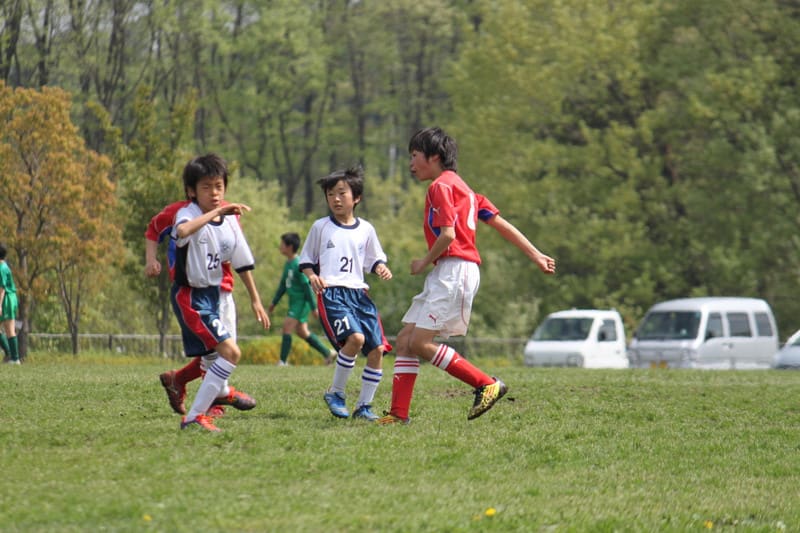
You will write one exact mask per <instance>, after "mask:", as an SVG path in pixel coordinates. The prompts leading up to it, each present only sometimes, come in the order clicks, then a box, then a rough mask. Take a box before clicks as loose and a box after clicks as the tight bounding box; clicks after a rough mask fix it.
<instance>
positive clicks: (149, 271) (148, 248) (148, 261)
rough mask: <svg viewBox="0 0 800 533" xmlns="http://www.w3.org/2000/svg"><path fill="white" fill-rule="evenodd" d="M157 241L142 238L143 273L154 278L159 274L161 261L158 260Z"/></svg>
mask: <svg viewBox="0 0 800 533" xmlns="http://www.w3.org/2000/svg"><path fill="white" fill-rule="evenodd" d="M156 252H158V241H153V240H150V239H145V240H144V263H145V264H144V273H145V275H146V276H148V277H151V278H154V277H156V276H158V275H159V274H161V262H160V261H159V260H158V257H157V253H156Z"/></svg>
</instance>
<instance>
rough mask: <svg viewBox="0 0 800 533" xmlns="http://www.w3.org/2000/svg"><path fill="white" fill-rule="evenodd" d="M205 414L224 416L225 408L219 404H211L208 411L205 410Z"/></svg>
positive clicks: (217, 416) (214, 416)
mask: <svg viewBox="0 0 800 533" xmlns="http://www.w3.org/2000/svg"><path fill="white" fill-rule="evenodd" d="M206 416H208V417H211V418H220V417H223V416H225V408H224V407H223V406H221V405H212V406H211V407H210V408H209V409H208V411H206Z"/></svg>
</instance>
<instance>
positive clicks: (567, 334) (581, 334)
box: [532, 318, 594, 341]
mask: <svg viewBox="0 0 800 533" xmlns="http://www.w3.org/2000/svg"><path fill="white" fill-rule="evenodd" d="M592 322H594V319H593V318H548V319H547V320H545V321H544V322H542V324H541V325H540V326H539V327H538V328H536V331H534V332H533V337H532V340H535V341H582V340H585V339H586V337H588V336H589V332H590V331H591V329H592Z"/></svg>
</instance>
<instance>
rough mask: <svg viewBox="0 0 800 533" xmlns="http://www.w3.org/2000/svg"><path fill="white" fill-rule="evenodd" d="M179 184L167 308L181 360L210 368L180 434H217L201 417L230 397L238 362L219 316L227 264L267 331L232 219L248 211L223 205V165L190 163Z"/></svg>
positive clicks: (206, 159) (245, 249) (208, 160)
mask: <svg viewBox="0 0 800 533" xmlns="http://www.w3.org/2000/svg"><path fill="white" fill-rule="evenodd" d="M183 185H184V188H185V190H186V193H187V195H188V196H189V199H190V200H191V202H190V203H189V204H188V205H187V206H186V207H182V208H181V209H180V210H178V212H177V213H176V215H175V223H174V224H173V226H172V239H174V240H175V241H176V257H175V279H174V283H173V285H172V292H171V300H172V308H173V310H174V311H175V316H176V317H177V318H178V323H179V324H180V326H181V333H182V336H183V350H184V352H185V354H186V356H187V357H207V358H209V361H208V363H210V366H208V367H207V368H208V370H207V371H206V375H205V377H204V378H203V383H202V384H201V385H200V388H199V389H198V391H197V395H196V396H195V399H194V403H193V404H192V407H191V409H189V412H188V413H187V414H186V416H185V417H183V419H182V420H181V429H184V428H186V427H187V426H189V425H191V424H197V425H199V426H200V427H201V428H203V429H206V430H208V431H219V428H217V427H216V426H215V425H214V423H213V420H212V419H211V417H209V416H207V415H206V412H207V411H208V409H209V408H210V407H211V405H212V403H213V402H214V400H215V399H216V398H217V397H219V396H224V395H226V394H230V392H231V389H232V387H229V386H228V378H229V377H230V375H231V373H233V371H234V370H235V369H236V364H237V363H238V362H239V358H240V357H241V351H240V349H239V346H238V345H237V344H236V341H235V340H234V338H233V337H232V336H231V332H230V331H228V329H227V328H226V327H225V324H224V323H223V321H222V319H221V317H220V305H219V301H220V285H221V283H222V276H223V269H222V264H223V263H224V262H226V261H230V263H231V267H232V268H233V269H234V270H235V271H236V272H237V273H238V274H239V276H240V277H241V279H242V281H243V282H244V285H245V287H246V288H247V292H248V294H249V295H250V304H251V307H252V308H253V312H254V313H255V315H256V319H257V320H258V322H259V323H260V324H261V325H262V327H264V329H267V328H269V316H268V315H267V313H266V311H264V307H263V305H262V304H261V298H260V297H259V295H258V291H257V290H256V286H255V281H254V279H253V273H252V270H253V267H254V264H255V261H254V259H253V254H252V252H251V251H250V247H249V246H248V245H247V241H246V240H245V238H244V234H243V233H242V230H241V228H240V227H239V223H238V222H237V221H236V217H234V216H232V215H240V214H241V213H242V212H244V211H250V208H249V207H248V206H246V205H244V204H236V203H231V204H224V205H223V203H224V202H223V200H224V199H225V190H226V189H227V186H228V170H227V165H226V164H225V161H224V160H223V159H222V158H220V157H219V156H217V155H214V154H209V155H205V156H201V157H197V158H195V159H193V160H191V161H189V163H187V165H186V167H185V168H184V170H183ZM214 352H216V353H217V354H219V357H216V356H215V355H214ZM212 361H213V362H212ZM237 392H238V391H237ZM244 399H246V400H249V401H248V402H247V403H248V405H249V406H251V407H250V408H252V407H255V402H254V401H253V400H252V399H251V398H244Z"/></svg>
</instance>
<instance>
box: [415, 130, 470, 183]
mask: <svg viewBox="0 0 800 533" xmlns="http://www.w3.org/2000/svg"><path fill="white" fill-rule="evenodd" d="M414 150H416V151H417V152H422V153H423V154H425V157H426V158H429V157H431V156H434V155H438V156H439V160H440V161H441V163H442V167H443V168H444V169H445V170H452V171H453V172H456V171H457V170H458V168H457V165H458V145H457V144H456V141H455V139H453V138H452V137H450V136H449V135H448V134H446V133H445V132H444V130H443V129H442V128H439V127H433V128H424V129H421V130H419V131H417V133H415V134H414V135H412V136H411V140H410V141H408V152H409V153H411V152H413V151H414Z"/></svg>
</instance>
